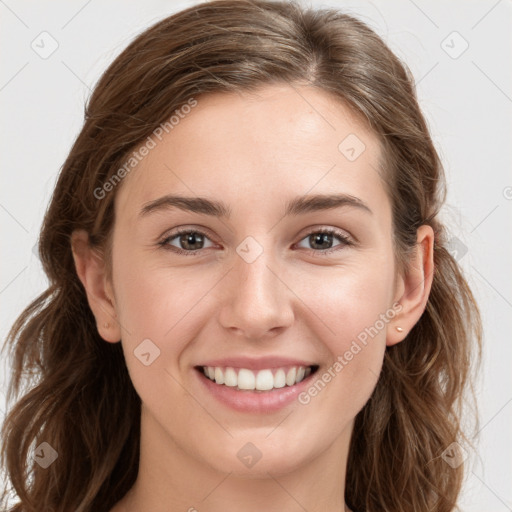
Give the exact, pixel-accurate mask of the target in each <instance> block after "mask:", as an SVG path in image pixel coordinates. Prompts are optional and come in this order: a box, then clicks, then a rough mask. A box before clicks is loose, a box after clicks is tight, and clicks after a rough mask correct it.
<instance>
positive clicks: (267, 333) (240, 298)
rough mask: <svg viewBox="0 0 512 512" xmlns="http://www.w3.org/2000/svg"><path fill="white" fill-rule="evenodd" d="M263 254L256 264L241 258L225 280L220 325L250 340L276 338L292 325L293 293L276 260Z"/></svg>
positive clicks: (236, 260) (265, 253)
mask: <svg viewBox="0 0 512 512" xmlns="http://www.w3.org/2000/svg"><path fill="white" fill-rule="evenodd" d="M268 252H269V251H263V252H262V254H260V255H259V256H258V257H257V258H256V259H255V260H254V261H252V262H249V261H250V260H247V261H246V260H245V259H244V258H242V257H239V256H238V255H237V256H236V258H235V263H234V266H233V267H232V269H231V271H230V272H229V273H228V275H227V276H226V277H225V280H226V281H225V284H224V286H225V287H226V288H225V293H226V295H225V296H224V303H223V306H222V309H221V311H220V323H221V325H222V326H223V327H224V328H225V329H228V330H230V331H232V334H235V335H237V336H241V337H244V338H247V339H251V340H259V339H262V338H265V337H273V336H276V335H278V334H279V333H280V332H282V331H283V330H285V329H286V328H287V327H289V326H290V325H291V324H292V322H293V318H294V315H293V307H292V301H293V297H294V295H293V293H292V291H291V290H290V288H289V286H287V284H286V276H284V275H283V272H282V271H280V270H279V269H280V267H279V265H278V264H277V263H276V261H275V259H272V258H270V257H268V256H267V254H268Z"/></svg>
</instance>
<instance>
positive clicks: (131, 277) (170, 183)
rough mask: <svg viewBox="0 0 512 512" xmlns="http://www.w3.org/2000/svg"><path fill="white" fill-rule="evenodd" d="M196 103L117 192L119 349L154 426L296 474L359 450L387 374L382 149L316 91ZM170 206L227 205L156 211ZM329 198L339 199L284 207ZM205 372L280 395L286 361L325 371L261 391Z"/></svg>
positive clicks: (286, 90) (197, 448) (241, 468)
mask: <svg viewBox="0 0 512 512" xmlns="http://www.w3.org/2000/svg"><path fill="white" fill-rule="evenodd" d="M299 92H300V94H299ZM197 102H198V103H197V106H195V107H194V108H193V109H191V112H190V113H189V114H188V115H186V116H184V118H183V119H181V120H180V121H179V123H178V124H177V125H174V127H173V128H172V130H170V131H169V133H167V134H165V132H164V134H165V135H164V136H163V137H162V140H161V141H158V140H157V142H158V143H157V145H156V147H154V148H152V149H151V150H150V151H149V154H148V155H147V156H146V157H145V158H144V159H143V160H142V161H141V162H140V163H139V164H138V166H137V167H136V168H135V169H134V170H133V171H131V173H130V174H129V175H128V176H127V177H126V178H124V180H123V181H122V183H121V185H119V187H120V188H119V190H117V191H116V194H117V195H116V200H115V219H116V220H115V227H114V234H113V253H112V263H113V276H112V279H113V281H112V284H113V291H114V296H115V304H116V314H117V319H118V321H119V323H120V325H121V326H122V330H121V336H122V346H123V351H124V354H125V358H126V363H127V366H128V370H129V372H130V376H131V379H132V381H133V384H134V386H135V389H136V390H137V393H138V394H139V396H140V397H141V400H142V403H143V421H145V422H146V425H147V428H152V429H154V430H155V432H156V431H158V433H159V435H163V436H164V437H165V438H166V439H169V440H171V441H172V442H173V443H175V444H176V445H177V446H179V447H180V448H181V449H182V450H183V452H184V453H186V454H188V455H189V456H191V457H193V458H194V459H196V460H197V461H200V463H201V464H203V465H209V466H211V467H212V468H215V469H216V470H219V471H222V472H234V473H237V474H249V473H250V474H251V475H258V474H261V475H263V474H265V473H266V472H268V471H269V470H272V472H273V473H274V474H278V473H281V472H282V473H285V472H286V471H289V470H290V469H291V468H294V467H298V466H300V465H303V464H306V463H308V462H309V461H311V460H313V459H314V458H315V457H317V455H318V454H319V453H322V452H324V451H325V450H327V449H328V448H329V447H332V446H333V445H334V444H335V443H337V442H339V441H340V440H341V439H345V440H347V439H348V437H349V436H350V432H351V429H352V426H353V420H354V417H355V416H356V414H357V413H358V412H359V411H360V410H361V408H362V407H363V406H364V404H365V403H366V402H367V401H368V399H369V397H370V395H371V393H372V391H373V389H374V388H375V385H376V382H377V379H378V375H379V372H380V369H381V365H382V360H383V354H384V350H385V347H386V340H387V337H388V333H389V331H390V329H391V325H392V321H391V319H392V318H393V316H394V315H395V312H396V309H394V308H393V303H394V302H395V300H396V299H397V290H396V288H395V283H396V281H395V277H396V276H395V273H396V266H395V261H394V256H393V245H392V230H391V225H392V224H391V221H392V219H391V206H390V202H389V199H388V197H387V195H386V192H385V188H384V183H383V181H382V176H381V175H380V171H379V163H378V162H379V159H380V156H381V154H380V147H379V143H378V140H377V138H376V136H375V134H373V133H372V132H371V131H370V130H369V129H368V128H366V127H365V126H364V124H362V122H361V121H360V120H358V119H357V118H356V117H354V115H353V114H352V113H351V111H350V110H349V109H348V108H347V107H346V106H344V105H343V104H342V103H340V102H339V101H337V100H335V99H333V98H332V97H330V96H329V95H327V94H326V93H324V92H320V91H318V90H315V89H312V88H297V89H296V90H295V89H294V88H291V87H289V86H286V85H283V86H267V87H264V88H261V89H260V90H259V91H258V93H257V94H251V95H249V94H245V93H244V94H227V93H226V94H210V95H205V96H201V97H198V98H197ZM347 137H348V138H347ZM363 144H364V146H363ZM166 195H169V196H171V195H172V196H184V197H187V198H191V197H200V198H203V199H208V200H209V201H212V202H215V203H216V204H218V203H222V205H224V206H225V211H223V210H220V211H219V212H216V213H215V214H214V215H211V214H210V213H213V210H210V211H199V210H198V209H197V208H196V211H190V210H187V209H186V208H185V203H184V202H182V203H179V204H178V205H176V203H174V206H173V205H172V204H171V203H169V202H168V203H166V202H165V201H159V202H158V203H155V201H157V200H159V199H160V198H162V197H164V196H166ZM316 195H319V196H325V195H331V196H332V195H338V196H340V197H341V196H343V197H342V199H343V198H344V199H343V200H341V201H339V202H338V203H336V204H335V202H334V201H333V202H331V207H330V208H325V204H323V208H319V206H322V204H321V201H317V202H310V203H307V202H302V203H300V204H302V208H299V207H296V208H291V211H288V212H287V207H288V206H289V205H291V204H292V203H293V202H294V201H296V200H298V199H301V198H302V199H304V196H307V197H310V196H316ZM180 204H181V206H182V207H180V206H179V205H180ZM300 204H299V206H300ZM308 204H309V206H308ZM315 205H316V207H315ZM222 213H224V214H225V215H221V214H222ZM178 228H179V229H180V230H182V231H184V232H185V234H183V233H182V234H177V233H176V230H177V229H178ZM331 231H332V232H331ZM263 358H267V359H263ZM279 358H281V359H279ZM208 363H217V365H219V366H221V367H224V368H226V367H228V366H231V367H233V370H234V372H235V374H237V373H238V372H239V371H240V368H246V369H249V370H250V369H251V368H253V370H254V371H253V372H251V375H254V376H255V378H256V379H258V378H260V377H259V376H258V373H259V370H262V369H270V370H271V373H272V375H273V376H275V379H276V380H275V381H274V384H276V385H279V384H278V383H277V382H276V381H279V379H280V378H281V377H282V376H281V375H280V377H279V378H278V377H277V376H276V373H277V369H278V368H279V367H281V368H283V373H284V374H285V377H286V376H289V374H290V371H291V377H290V378H291V379H293V369H292V367H293V366H294V364H295V363H297V364H298V363H303V364H304V366H313V369H315V368H317V369H316V371H315V372H314V373H311V374H309V375H308V376H307V377H306V379H304V380H303V381H302V382H300V383H298V384H296V385H295V386H294V385H292V386H289V385H285V386H284V387H283V388H278V389H274V390H270V391H260V392H255V391H247V390H245V391H242V390H240V391H238V390H236V388H234V387H232V386H227V385H226V384H217V383H214V382H213V381H211V380H209V379H207V377H205V376H204V375H203V374H202V373H201V372H200V370H199V369H198V368H199V367H202V366H205V365H206V366H207V365H208ZM244 373H245V372H244ZM308 373H309V372H308ZM219 375H220V372H218V375H217V376H218V380H220V379H221V378H222V377H219ZM222 375H223V377H224V378H227V375H226V373H222ZM246 376H247V374H246ZM264 376H267V377H268V372H266V373H265V372H264ZM329 377H330V378H329ZM214 378H215V377H214ZM242 380H244V379H242V377H240V381H239V382H241V381H242ZM248 380H249V381H250V380H251V377H250V375H249V377H248ZM244 382H245V380H244ZM261 382H265V379H264V377H261V378H260V383H261ZM248 385H249V386H250V383H249V384H248ZM262 386H265V384H262ZM221 388H222V389H221ZM315 390H316V391H315ZM272 394H273V396H271V395H272ZM279 397H281V398H279ZM279 403H280V405H279ZM149 425H151V427H149ZM247 443H252V445H248V444H247ZM299 446H300V449H298V447H299ZM241 449H242V452H240V450H241ZM243 450H245V452H244V451H243ZM258 453H259V454H261V456H262V457H261V460H260V461H259V462H258V464H256V465H254V466H253V467H249V466H248V465H246V464H241V461H242V458H243V457H244V456H245V455H246V454H249V455H256V456H257V454H258Z"/></svg>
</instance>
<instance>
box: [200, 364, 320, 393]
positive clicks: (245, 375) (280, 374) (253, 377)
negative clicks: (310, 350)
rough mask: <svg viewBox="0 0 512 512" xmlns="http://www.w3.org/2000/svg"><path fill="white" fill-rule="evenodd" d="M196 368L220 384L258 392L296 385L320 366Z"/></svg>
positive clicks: (239, 389)
mask: <svg viewBox="0 0 512 512" xmlns="http://www.w3.org/2000/svg"><path fill="white" fill-rule="evenodd" d="M194 368H195V369H196V370H197V371H198V372H200V373H201V374H202V375H203V376H204V377H206V378H207V379H209V380H210V381H212V382H214V383H215V384H217V385H219V386H223V387H224V386H227V387H230V388H233V389H235V390H237V391H252V392H256V393H257V392H269V391H273V390H276V389H281V388H285V387H291V386H295V384H298V383H299V382H301V381H303V380H304V379H306V378H308V377H309V376H310V375H313V374H314V373H316V371H317V370H318V368H319V366H318V365H311V366H284V367H281V368H268V369H262V370H258V371H253V370H250V369H248V368H233V367H230V366H228V367H213V366H195V367H194Z"/></svg>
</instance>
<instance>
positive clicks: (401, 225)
mask: <svg viewBox="0 0 512 512" xmlns="http://www.w3.org/2000/svg"><path fill="white" fill-rule="evenodd" d="M271 83H287V84H290V85H301V84H307V85H309V86H311V87H315V88H317V89H318V90H321V91H325V92H328V93H330V94H332V95H334V96H335V97H336V98H339V100H340V101H342V102H344V104H345V105H348V106H349V107H350V108H351V110H352V111H353V112H354V113H355V114H356V115H358V116H359V117H360V118H361V119H363V120H364V121H365V122H366V123H367V124H368V125H369V126H370V128H371V129H372V130H373V132H374V133H375V134H376V135H377V136H378V138H379V140H380V142H381V145H382V148H383V155H384V158H383V162H382V173H383V174H384V176H385V177H386V180H385V183H386V186H387V192H388V194H389V197H390V200H391V203H392V213H393V236H394V251H395V256H396V259H397V262H399V263H400V268H401V269H403V268H406V266H407V261H408V258H407V257H408V255H409V254H410V253H411V251H412V250H414V248H415V244H416V231H417V228H418V227H419V226H421V225H422V224H428V225H430V226H431V227H432V228H433V230H434V233H435V242H434V266H435V270H434V275H433V283H432V288H431V293H430V296H429V299H428V303H427V306H426V309H425V311H424V312H423V314H422V316H421V318H420V319H419V321H418V322H417V324H416V325H415V326H414V328H413V329H412V330H411V331H410V332H409V334H408V335H407V338H406V339H405V340H404V341H403V342H401V343H398V344H396V345H394V346H391V347H387V348H386V351H385V356H384V362H383V368H382V372H381V375H380V378H379V381H378V382H377V384H376V388H375V390H374V392H373V394H372V396H371V398H370V399H369V401H368V402H367V403H366V405H365V406H364V408H363V409H362V410H361V411H360V412H359V414H358V415H357V417H356V419H355V426H354V430H353V433H352V438H351V442H350V451H349V457H348V466H347V479H346V491H345V499H346V501H347V503H348V504H349V506H350V507H351V508H353V509H354V510H357V511H359V512H362V511H366V512H377V511H378V512H382V511H386V512H427V511H430V512H449V511H452V510H454V509H455V507H456V506H457V499H458V496H459V494H460V490H461V486H462V482H463V476H464V467H465V465H464V464H461V465H459V466H457V467H455V468H452V467H451V466H450V465H449V464H447V463H446V462H445V461H444V460H443V457H442V454H443V451H444V450H445V449H446V448H447V447H448V446H449V445H450V444H451V443H452V442H459V443H461V444H463V443H466V444H467V443H468V442H469V438H468V437H467V435H466V433H465V432H464V428H463V427H462V418H463V416H464V410H465V407H463V406H464V405H465V403H466V401H465V398H464V396H465V393H466V391H468V390H470V389H471V391H472V392H473V394H472V396H473V398H474V387H473V375H472V368H473V363H476V362H478V365H479V363H480V359H481V343H482V342H481V337H482V332H481V330H482V327H481V319H480V314H479V310H478V306H477V304H476V302H475V300H474V297H473V295H472V292H471V290H470V288H469V286H468V284H467V281H466V279H465V277H464V275H463V272H462V270H461V268H460V267H459V265H458V263H457V261H456V260H455V259H454V257H453V256H452V255H451V254H450V252H449V251H448V250H447V242H448V240H447V238H448V234H447V231H446V228H445V226H444V225H443V224H442V222H441V221H440V219H439V215H438V214H439V212H440V209H441V207H442V205H443V203H444V201H445V186H444V183H445V178H444V174H443V169H442V166H441V162H440V158H439V156H438V154H437V152H436V150H435V147H434V145H433V142H432V139H431V136H430V134H429V130H428V127H427V125H426V122H425V119H424V117H423V115H422V113H421V110H420V108H419V106H418V102H417V99H416V93H415V89H414V81H413V78H412V75H411V73H410V71H409V70H408V68H407V67H406V66H405V65H404V64H403V63H402V62H401V61H400V60H399V59H398V58H397V57H396V56H395V55H394V54H393V53H392V51H391V50H390V49H389V48H388V47H387V45H386V44H385V43H384V42H383V40H382V39H381V38H380V37H379V36H378V35H377V34H376V33H375V32H374V31H373V30H371V29H370V28H369V27H368V26H367V25H366V24H364V23H363V22H362V21H360V20H358V19H356V18H354V17H352V16H349V15H347V14H344V13H341V12H340V11H339V10H337V9H332V8H323V9H313V8H311V7H308V8H306V7H303V6H301V5H299V4H298V3H295V2H293V3H292V2H281V1H276V2H270V1H264V0H252V1H246V0H217V1H212V2H205V3H202V4H198V5H195V6H193V7H190V8H188V9H185V10H183V11H180V12H178V13H176V14H174V15H172V16H169V17H167V18H165V19H163V20H161V21H159V22H158V23H156V24H154V25H153V26H151V27H150V28H148V29H147V30H145V31H144V32H143V33H142V34H141V35H139V36H138V37H136V38H135V39H134V40H133V41H132V42H131V43H130V44H129V45H128V46H127V47H126V49H125V50H124V51H123V52H122V53H121V54H120V55H119V56H118V57H117V58H116V59H115V60H114V62H113V63H112V64H111V65H110V66H109V67H108V69H107V70H106V71H105V72H104V73H103V75H102V76H101V77H100V79H99V81H98V83H97V84H96V86H95V88H94V91H93V93H92V95H91V96H90V98H89V99H88V101H87V104H86V107H85V116H84V124H83V127H82V129H81V131H80V133H79V134H78V136H77V138H76V140H75V142H74V144H73V146H72V148H71V151H70V153H69V155H68V157H67V159H66V160H65V162H64V165H63V167H62V168H61V171H60V174H59V178H58V181H57V184H56V187H55V190H54V193H53V196H52V199H51V202H50V204H49V207H48V209H47V211H46V213H45V217H44V221H43V224H42V228H41V233H40V240H39V255H40V259H41V262H42V265H43V269H44V272H45V273H46V275H47V277H48V288H47V289H46V291H45V292H44V293H42V294H41V295H39V296H38V297H37V298H36V299H35V300H33V301H32V302H31V303H30V304H29V305H28V306H27V308H26V309H25V310H24V311H23V312H22V313H21V315H20V316H19V317H18V318H17V320H16V321H15V323H14V325H13V326H12V328H11V330H10V331H9V334H8V337H7V339H6V342H5V346H4V349H5V348H6V347H8V348H9V356H10V358H11V368H12V375H11V380H10V384H9V393H8V399H13V398H14V400H13V402H14V403H13V404H12V407H11V408H10V409H9V410H8V414H7V416H6V419H5V421H4V424H3V428H2V441H3V447H2V467H3V469H4V472H5V473H6V475H7V477H8V479H9V482H10V488H9V489H8V488H7V486H6V488H5V489H4V493H3V497H2V499H3V501H4V507H6V506H7V505H6V500H7V496H8V495H9V494H15V495H16V496H17V497H18V499H19V501H18V502H17V503H16V504H14V505H10V508H9V509H8V510H9V512H39V511H41V510H44V511H45V512H48V511H53V512H69V511H71V510H72V511H73V512H88V511H91V512H92V511H94V512H102V511H105V512H108V511H109V510H110V509H111V508H112V507H113V506H114V505H115V504H116V503H117V502H118V501H119V500H120V499H121V498H122V497H123V496H124V495H125V494H126V493H127V491H128V490H129V489H130V488H131V487H132V485H133V484H134V482H135V480H136V477H137V471H138V460H139V448H140V446H139V443H140V440H139V436H140V408H141V404H140V398H139V396H138V395H137V393H136V391H135V389H134V387H133V384H132V382H131V380H130V377H129V374H128V371H127V367H126V364H125V360H124V357H123V352H122V348H121V344H120V343H116V344H112V343H106V342H105V341H104V340H103V339H102V338H101V337H100V336H99V334H98V331H97V328H96V322H95V318H94V316H93V314H92V312H91V310H90V308H89V305H88V302H87V298H86V294H85V290H84V288H83V286H82V284H81V282H80V281H79V279H78V276H77V273H76V270H75V266H74V260H73V257H72V252H71V244H70V235H71V233H72V232H73V231H74V230H76V229H84V230H86V231H87V232H88V233H89V235H90V243H91V245H92V246H93V247H95V248H96V249H97V250H98V251H101V253H102V254H103V255H104V256H105V258H106V260H107V264H109V265H110V264H111V261H110V259H111V247H110V245H109V244H111V235H112V228H113V223H114V215H113V213H114V199H115V196H116V190H118V188H119V187H117V188H116V189H115V190H113V191H111V192H109V193H108V194H106V195H105V197H104V198H103V199H101V200H98V199H97V193H96V194H95V191H97V190H98V188H99V187H102V186H103V184H105V183H106V182H107V181H108V180H109V179H112V176H113V175H114V173H115V172H116V171H117V170H118V169H119V168H120V167H121V166H122V165H123V163H124V161H125V159H126V157H127V155H129V154H130V152H132V151H133V150H134V149H135V148H137V147H139V146H140V144H142V142H143V141H144V139H145V138H147V137H148V136H149V135H151V134H152V133H153V131H154V130H155V129H156V128H157V127H158V126H159V125H160V124H161V123H162V122H164V121H166V120H168V119H169V118H170V116H171V115H172V114H173V113H174V112H175V111H176V110H177V109H179V108H181V107H182V106H183V105H185V104H186V103H187V101H189V99H190V98H192V97H196V98H197V97H198V96H199V95H200V94H205V93H209V92H222V91H224V92H233V91H252V90H256V89H257V88H259V87H261V86H264V85H266V84H271ZM120 186H121V185H120ZM475 409H476V405H475ZM475 416H476V415H475ZM476 422H477V423H478V419H476ZM42 442H48V443H49V444H50V445H51V446H52V447H53V448H54V449H55V450H56V451H57V453H58V459H57V461H56V462H55V463H53V464H51V465H50V466H49V467H48V468H46V469H43V468H41V467H40V466H39V464H37V463H36V462H35V460H34V458H33V457H30V450H31V448H32V447H34V446H39V445H40V443H42ZM6 509H7V508H6Z"/></svg>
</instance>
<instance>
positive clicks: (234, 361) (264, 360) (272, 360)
mask: <svg viewBox="0 0 512 512" xmlns="http://www.w3.org/2000/svg"><path fill="white" fill-rule="evenodd" d="M197 366H199V367H201V366H218V367H220V368H227V367H228V366H230V367H232V368H247V369H248V370H264V369H266V368H268V369H272V368H281V367H283V366H304V367H306V368H307V367H308V366H317V365H316V364H315V363H312V362H308V361H301V360H299V359H291V358H289V357H280V356H265V357H259V358H252V357H227V358H224V359H212V360H209V361H205V362H203V363H201V364H199V365H197Z"/></svg>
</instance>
